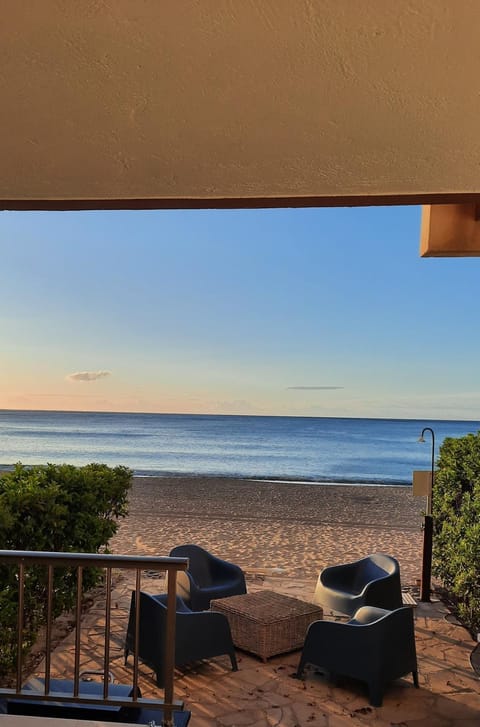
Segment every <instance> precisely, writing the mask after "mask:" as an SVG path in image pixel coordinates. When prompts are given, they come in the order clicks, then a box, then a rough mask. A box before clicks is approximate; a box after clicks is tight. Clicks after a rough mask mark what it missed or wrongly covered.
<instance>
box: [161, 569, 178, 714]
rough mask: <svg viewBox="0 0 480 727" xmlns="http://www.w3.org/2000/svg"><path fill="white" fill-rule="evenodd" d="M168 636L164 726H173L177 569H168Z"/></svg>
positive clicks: (166, 645)
mask: <svg viewBox="0 0 480 727" xmlns="http://www.w3.org/2000/svg"><path fill="white" fill-rule="evenodd" d="M167 576H168V587H167V636H166V644H165V708H164V713H163V727H173V713H172V708H171V707H170V706H168V705H171V704H172V703H173V672H174V669H175V624H176V616H177V571H176V570H175V569H174V568H172V569H171V570H167Z"/></svg>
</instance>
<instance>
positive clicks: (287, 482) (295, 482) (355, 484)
mask: <svg viewBox="0 0 480 727" xmlns="http://www.w3.org/2000/svg"><path fill="white" fill-rule="evenodd" d="M241 479H246V480H247V482H270V483H272V484H279V485H333V486H334V487H411V485H409V484H408V483H405V484H400V483H399V482H392V484H390V483H388V482H387V483H385V482H326V481H324V480H321V481H320V482H318V481H317V480H265V479H261V478H259V479H253V478H251V477H248V478H241Z"/></svg>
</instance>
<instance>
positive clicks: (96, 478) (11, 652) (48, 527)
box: [0, 464, 132, 672]
mask: <svg viewBox="0 0 480 727" xmlns="http://www.w3.org/2000/svg"><path fill="white" fill-rule="evenodd" d="M131 476H132V472H131V471H130V470H129V469H127V468H126V467H115V468H111V467H107V465H103V464H89V465H86V466H85V467H74V466H73V465H67V464H64V465H53V464H47V465H45V466H37V467H24V466H23V465H22V464H18V465H16V467H15V469H14V470H13V471H12V472H8V473H4V474H3V475H2V476H1V477H0V549H3V550H36V551H39V550H43V551H60V552H70V553H74V552H83V553H98V552H99V551H106V549H107V545H108V541H109V540H110V538H111V537H112V536H113V535H114V534H115V532H116V531H117V528H118V518H120V517H124V516H125V515H126V514H127V497H128V490H129V488H130V483H131ZM100 576H101V573H100V572H99V571H98V570H94V569H92V568H89V569H88V570H86V571H85V572H84V578H83V588H84V590H87V589H88V588H91V587H93V586H94V585H95V584H96V583H97V582H98V581H99V578H100ZM46 583H47V569H46V567H45V566H36V567H28V568H26V569H25V596H24V597H25V624H24V639H23V641H24V646H25V648H28V647H29V646H30V645H31V644H32V643H33V641H34V639H35V635H36V633H37V631H38V628H39V626H40V625H41V624H42V623H44V621H45V602H46V590H47V588H46ZM76 584H77V581H76V572H75V571H72V570H69V569H63V568H56V569H55V571H54V603H53V608H54V615H58V614H60V613H62V612H63V611H65V610H69V609H71V608H72V606H73V604H74V603H75V596H76V587H77V586H76ZM17 604H18V578H17V572H16V569H15V568H12V567H11V566H6V565H2V566H0V625H1V628H0V671H3V672H5V671H6V670H8V669H10V668H11V667H12V666H13V663H14V660H15V658H16V629H17V612H18V608H17Z"/></svg>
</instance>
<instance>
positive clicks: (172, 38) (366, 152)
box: [0, 0, 480, 208]
mask: <svg viewBox="0 0 480 727" xmlns="http://www.w3.org/2000/svg"><path fill="white" fill-rule="evenodd" d="M2 16H3V19H2V23H1V25H0V85H1V99H2V103H1V105H0V118H1V129H2V133H1V135H0V158H1V168H2V173H1V175H0V199H3V200H4V205H3V206H4V207H5V206H11V207H15V206H17V207H18V208H22V207H26V208H28V207H35V206H41V205H42V204H45V201H48V200H50V204H51V206H58V207H62V204H63V206H66V207H69V206H76V205H77V206H82V205H83V206H89V205H90V202H91V203H92V206H95V204H96V203H97V202H98V201H101V200H103V202H104V203H105V204H108V201H109V200H110V201H112V204H116V203H117V202H120V203H122V201H123V203H124V205H125V206H128V204H129V202H131V201H138V200H144V202H145V205H148V204H151V206H177V205H180V206H183V205H186V206H202V205H203V204H209V205H210V204H211V205H215V204H216V203H219V204H228V203H229V201H230V203H231V204H232V205H235V204H242V200H243V201H245V202H246V203H251V204H255V203H257V204H260V205H261V204H262V200H263V204H265V205H267V204H269V201H270V200H273V201H274V203H276V204H278V203H279V200H280V202H281V200H282V199H283V200H287V202H288V200H290V202H291V201H292V200H293V202H294V203H295V201H296V202H297V203H298V204H302V203H304V204H311V203H315V201H316V200H317V201H319V202H320V203H322V204H323V203H325V204H335V203H355V202H358V203H363V204H365V203H366V202H368V201H369V199H370V197H372V198H375V199H372V200H371V202H372V203H374V202H375V200H377V201H379V202H385V201H386V202H388V201H390V200H397V201H402V200H404V201H408V200H412V201H427V200H433V201H451V199H450V196H451V195H452V194H461V195H463V199H464V200H469V199H470V198H472V199H475V196H476V195H477V194H479V193H480V174H479V172H480V135H479V133H478V130H479V124H478V120H479V118H480V93H479V80H478V78H479V76H478V68H479V62H480V42H479V41H480V3H478V2H477V0H456V2H455V3H453V2H451V0H448V1H446V0H422V1H421V2H419V1H417V2H410V1H408V0H403V1H401V2H398V0H395V1H394V0H369V1H368V2H362V3H360V2H358V3H357V2H353V1H352V0H242V2H233V1H230V0H190V1H186V0H185V1H183V0H162V1H161V2H159V1H158V0H143V1H140V0H102V2H100V0H98V1H96V0H88V1H87V0H82V1H80V2H69V1H67V0H63V1H59V0H42V2H34V1H33V0H30V1H28V0H27V1H26V2H18V0H4V2H3V3H2ZM472 195H473V197H472ZM255 200H256V202H255ZM275 200H276V202H275Z"/></svg>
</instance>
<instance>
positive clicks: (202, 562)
mask: <svg viewBox="0 0 480 727" xmlns="http://www.w3.org/2000/svg"><path fill="white" fill-rule="evenodd" d="M170 555H171V556H172V557H179V558H188V561H189V563H188V570H189V571H190V573H191V574H192V576H193V579H194V581H195V583H196V584H197V585H199V586H200V587H205V586H211V585H212V572H211V567H210V565H211V562H212V561H211V559H212V556H211V555H210V553H209V552H208V550H204V549H203V548H201V547H200V546H199V545H178V546H177V547H176V548H173V550H171V551H170Z"/></svg>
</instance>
